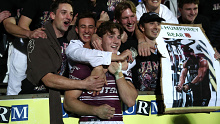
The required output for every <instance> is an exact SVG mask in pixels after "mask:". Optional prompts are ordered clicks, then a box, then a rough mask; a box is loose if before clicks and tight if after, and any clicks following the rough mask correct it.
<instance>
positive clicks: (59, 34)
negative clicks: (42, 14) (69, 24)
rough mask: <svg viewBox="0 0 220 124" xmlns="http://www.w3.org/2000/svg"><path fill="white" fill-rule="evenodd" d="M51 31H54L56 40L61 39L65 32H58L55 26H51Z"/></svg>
mask: <svg viewBox="0 0 220 124" xmlns="http://www.w3.org/2000/svg"><path fill="white" fill-rule="evenodd" d="M53 29H54V31H55V34H56V36H57V38H60V37H63V35H64V33H65V32H61V31H59V30H58V29H57V28H56V27H55V25H53Z"/></svg>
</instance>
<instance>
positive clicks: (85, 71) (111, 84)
mask: <svg viewBox="0 0 220 124" xmlns="http://www.w3.org/2000/svg"><path fill="white" fill-rule="evenodd" d="M90 73H91V68H90V67H89V66H87V65H83V64H75V66H73V67H72V69H71V70H70V78H72V79H80V80H82V79H85V78H86V77H88V76H89V75H90ZM125 79H126V80H128V79H130V81H131V79H132V77H131V74H129V75H128V76H125ZM106 80H107V82H108V85H107V86H106V85H104V87H102V90H101V91H100V94H99V95H96V96H93V95H92V92H90V91H87V90H84V91H83V92H82V94H81V96H80V97H79V100H81V101H82V102H84V103H86V104H89V105H94V106H99V105H103V104H108V105H110V106H111V107H114V108H115V114H114V117H113V118H112V119H110V120H104V119H100V118H98V117H96V116H81V117H80V121H123V120H122V111H121V101H120V98H119V94H118V90H117V85H116V81H115V77H114V75H112V74H110V73H108V72H107V73H106Z"/></svg>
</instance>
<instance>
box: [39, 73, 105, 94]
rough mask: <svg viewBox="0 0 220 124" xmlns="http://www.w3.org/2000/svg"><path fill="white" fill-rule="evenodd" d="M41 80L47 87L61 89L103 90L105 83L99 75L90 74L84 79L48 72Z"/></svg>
mask: <svg viewBox="0 0 220 124" xmlns="http://www.w3.org/2000/svg"><path fill="white" fill-rule="evenodd" d="M41 80H42V81H43V83H44V84H45V85H46V86H47V87H50V88H54V89H61V90H73V89H87V90H91V91H101V89H102V87H103V85H104V79H99V78H98V76H89V77H87V78H86V79H84V80H73V79H69V78H66V77H64V76H60V75H57V74H53V73H48V74H46V75H45V76H44V77H43V78H42V79H41Z"/></svg>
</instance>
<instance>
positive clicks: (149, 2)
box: [144, 0, 161, 13]
mask: <svg viewBox="0 0 220 124" xmlns="http://www.w3.org/2000/svg"><path fill="white" fill-rule="evenodd" d="M144 3H145V6H146V9H147V11H154V12H157V13H158V12H159V7H160V4H161V0H144ZM156 10H157V11H156Z"/></svg>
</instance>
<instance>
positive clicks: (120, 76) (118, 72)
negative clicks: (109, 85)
mask: <svg viewBox="0 0 220 124" xmlns="http://www.w3.org/2000/svg"><path fill="white" fill-rule="evenodd" d="M118 64H119V68H118V70H116V72H115V73H114V75H115V80H118V79H120V78H123V77H124V75H123V74H122V71H121V69H122V64H121V62H119V63H118Z"/></svg>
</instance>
